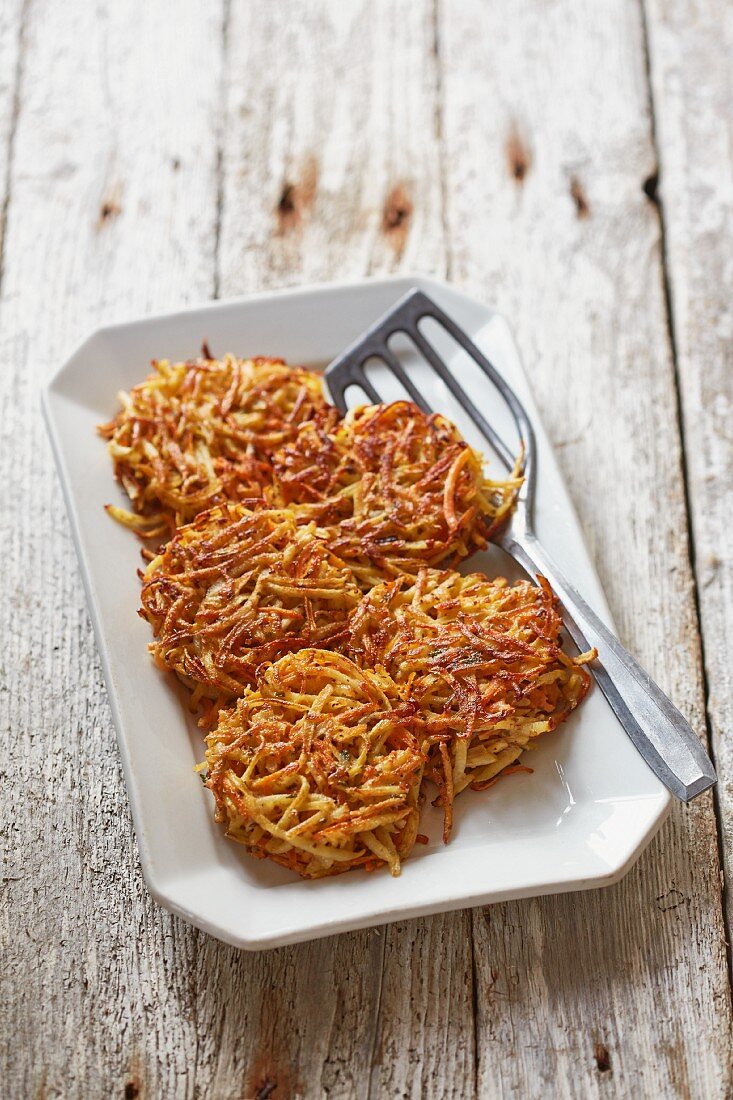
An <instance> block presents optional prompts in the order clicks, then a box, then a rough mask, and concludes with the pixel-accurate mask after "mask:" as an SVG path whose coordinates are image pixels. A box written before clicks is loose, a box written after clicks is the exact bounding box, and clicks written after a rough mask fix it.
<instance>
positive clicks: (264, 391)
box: [99, 355, 338, 539]
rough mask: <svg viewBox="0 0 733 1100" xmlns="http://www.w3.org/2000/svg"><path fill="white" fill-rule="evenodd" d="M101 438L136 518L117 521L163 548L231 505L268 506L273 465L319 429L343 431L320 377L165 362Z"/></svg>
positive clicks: (232, 361)
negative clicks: (284, 450) (184, 527)
mask: <svg viewBox="0 0 733 1100" xmlns="http://www.w3.org/2000/svg"><path fill="white" fill-rule="evenodd" d="M153 367H154V368H155V370H154V373H153V374H151V375H150V376H149V377H148V378H147V379H146V380H145V381H144V382H142V383H141V384H140V385H139V386H135V388H134V389H133V390H131V392H130V393H129V394H128V393H121V394H120V395H119V398H120V402H121V404H122V408H121V410H120V412H119V413H118V414H117V416H116V417H115V418H114V419H113V420H111V421H110V422H109V423H108V424H103V425H101V426H100V428H99V433H100V435H102V436H103V438H104V439H106V440H108V449H109V453H110V455H111V456H112V460H113V462H114V468H115V474H116V476H117V479H118V480H119V482H120V483H121V485H122V487H123V488H124V489H125V491H126V493H127V495H128V496H129V498H130V501H131V507H132V510H131V511H128V510H126V509H124V508H119V507H117V506H116V505H109V506H108V508H107V510H108V512H109V514H110V515H111V516H112V517H113V518H114V519H116V520H118V522H120V523H123V524H125V526H127V527H129V528H131V529H132V530H133V531H135V532H136V533H137V534H138V535H140V537H142V538H144V539H149V538H158V539H160V538H163V537H170V536H171V535H172V534H174V532H175V529H176V528H177V527H178V526H180V525H181V524H183V523H187V522H189V521H190V520H192V519H194V517H195V516H196V515H197V514H198V513H199V512H202V511H204V510H205V509H207V508H210V507H212V505H215V504H221V503H224V502H225V501H235V502H236V501H254V500H257V499H261V498H262V494H263V492H264V489H265V488H266V487H267V486H268V485H270V484H271V482H272V468H271V461H270V458H271V455H272V453H273V451H274V450H276V449H279V448H280V447H282V446H283V445H284V444H285V443H286V442H288V441H289V440H291V439H293V438H294V437H295V435H296V433H297V430H298V428H299V426H300V425H301V424H303V423H305V422H309V421H311V420H313V421H314V423H317V424H321V425H323V426H324V427H327V428H333V427H334V426H335V424H336V422H337V421H338V413H337V411H336V409H334V408H333V407H332V406H330V405H328V404H327V402H326V400H325V398H324V396H323V389H322V384H321V379H320V376H319V375H317V374H314V373H313V372H311V371H307V370H303V369H301V368H298V367H288V366H286V365H285V363H284V362H283V361H282V360H280V359H265V358H259V359H237V358H235V357H234V356H233V355H227V356H225V358H224V359H221V360H217V359H208V358H202V359H195V360H188V361H186V362H182V363H170V362H168V360H166V359H163V360H159V361H157V362H154V363H153Z"/></svg>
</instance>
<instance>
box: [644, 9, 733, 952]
mask: <svg viewBox="0 0 733 1100" xmlns="http://www.w3.org/2000/svg"><path fill="white" fill-rule="evenodd" d="M646 12H647V28H648V39H649V53H650V65H651V76H652V89H653V97H654V112H655V122H656V136H657V146H658V149H659V160H660V180H661V190H660V196H661V201H662V209H663V216H664V224H665V228H666V233H665V246H666V254H667V270H668V275H669V286H670V293H671V301H672V306H673V315H674V337H675V349H676V356H677V370H678V375H679V384H680V394H681V403H682V415H683V424H684V441H685V456H686V465H687V474H688V486H689V488H688V494H689V501H690V508H691V513H692V523H693V533H694V552H695V571H696V575H697V584H698V599H699V603H700V612H701V617H702V626H703V639H704V656H705V666H706V671H707V686H708V713H709V719H710V724H711V731H712V739H713V747H714V752H715V759H716V764H717V767H718V775H719V785H718V792H717V794H718V799H719V802H720V809H721V821H722V830H723V833H722V837H723V852H724V861H725V868H726V880H727V883H728V890H727V902H728V905H727V908H728V929H729V938H730V928H731V927H733V892H732V891H731V886H730V884H731V881H732V879H733V748H732V747H731V744H730V740H729V738H728V736H727V734H728V732H729V731H730V730H731V728H733V672H732V671H731V667H730V661H729V659H728V658H727V656H726V652H727V644H726V643H727V641H728V639H730V638H731V637H732V636H733V539H731V533H730V517H731V514H733V433H732V432H731V428H730V421H731V413H732V412H733V342H732V341H731V336H732V335H733V304H732V303H731V271H730V263H731V260H730V250H731V240H733V153H732V152H731V150H732V149H733V75H732V74H731V56H733V24H731V17H730V9H729V6H728V5H726V4H723V3H709V4H705V5H696V6H694V7H691V6H690V5H689V4H683V3H676V2H675V3H665V4H660V3H658V2H657V0H649V2H647V4H646Z"/></svg>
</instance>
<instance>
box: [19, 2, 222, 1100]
mask: <svg viewBox="0 0 733 1100" xmlns="http://www.w3.org/2000/svg"><path fill="white" fill-rule="evenodd" d="M220 19H221V16H220V13H217V10H216V6H215V5H209V6H208V7H202V6H201V5H197V4H195V3H183V4H181V5H179V7H178V15H177V24H178V25H177V31H176V35H175V38H172V36H171V27H170V9H169V8H168V7H167V6H166V5H163V4H147V3H140V4H125V5H118V4H113V3H110V4H104V3H101V4H97V5H89V4H68V5H58V4H54V3H43V2H34V3H32V4H30V5H29V7H28V11H27V27H26V36H25V55H24V65H23V85H22V96H21V102H20V112H19V116H18V124H17V130H16V134H15V144H14V157H13V162H12V172H11V201H10V205H9V218H8V226H7V233H6V241H5V272H4V282H3V288H2V289H3V294H2V302H1V303H0V332H1V334H2V335H1V336H0V357H1V359H2V370H1V371H0V393H1V396H0V422H1V423H2V425H3V433H4V437H3V445H2V447H0V468H1V471H2V472H1V475H0V476H1V478H2V484H3V486H4V489H3V492H2V495H1V496H0V509H1V510H2V530H3V537H4V540H5V541H4V556H3V557H4V562H3V569H2V576H1V578H0V585H1V586H2V599H1V600H0V606H2V609H3V619H4V622H3V628H2V638H3V647H2V648H3V652H2V658H1V660H2V682H3V689H4V690H3V703H4V705H3V706H2V709H1V710H0V722H1V723H2V727H3V735H2V743H3V748H4V749H5V746H10V751H9V752H6V753H5V755H4V771H5V773H6V777H5V781H6V783H7V787H6V790H7V791H12V792H14V794H13V797H12V798H10V797H6V798H5V799H3V807H2V811H0V815H1V816H2V826H3V836H4V839H5V844H6V848H7V852H8V858H9V862H10V866H9V868H8V870H7V872H6V880H5V882H4V884H3V907H2V908H3V914H4V917H3V921H4V927H3V933H4V935H3V950H2V957H3V967H2V978H1V979H0V980H2V982H3V991H2V996H1V997H0V1000H1V1001H2V1004H3V1026H2V1028H0V1043H1V1044H2V1053H1V1055H0V1064H1V1065H2V1079H3V1086H2V1088H3V1092H4V1093H5V1094H6V1095H8V1096H13V1097H31V1096H35V1095H44V1096H47V1097H60V1096H72V1095H76V1096H90V1097H91V1096H123V1095H128V1096H131V1097H132V1096H135V1095H142V1094H143V1093H144V1092H146V1091H147V1092H148V1094H149V1095H155V1096H162V1095H165V1096H178V1095H191V1094H192V1081H193V1078H194V1076H195V1069H196V1066H197V1060H196V1051H197V1050H198V1049H199V1042H200V1040H199V1035H198V1028H197V1018H196V1015H195V1004H194V1001H193V994H194V993H195V992H196V989H197V984H196V983H197V981H198V980H200V975H199V972H198V971H197V961H198V959H199V942H200V939H201V938H200V937H198V936H196V935H194V934H192V933H191V931H190V930H189V929H188V928H186V927H185V926H184V925H183V924H182V923H180V922H178V921H174V920H172V919H170V918H169V917H167V916H166V915H165V914H164V913H162V912H161V911H159V910H158V909H157V907H156V906H155V905H154V904H153V903H152V902H151V901H150V899H149V898H148V896H147V892H146V890H145V887H144V885H143V883H142V879H141V875H140V872H139V867H138V861H137V856H136V853H135V846H134V840H133V836H132V830H131V824H130V816H129V810H128V806H127V798H126V794H125V791H124V787H123V783H122V777H121V774H120V767H119V761H118V753H117V748H116V745H115V741H114V735H113V731H112V725H111V721H110V716H109V711H108V707H107V702H106V698H105V693H104V689H103V685H102V682H101V675H100V670H99V665H98V661H97V655H96V649H95V646H94V642H93V638H92V633H91V629H90V625H89V622H88V619H87V614H86V609H85V606H84V598H83V594H82V591H81V584H80V579H79V574H78V570H77V566H76V560H75V555H74V551H73V549H72V546H71V541H70V538H69V536H68V533H67V524H66V519H65V516H64V512H63V505H62V502H61V499H60V491H59V487H58V483H57V481H56V478H55V476H54V473H53V469H52V463H51V458H50V453H49V449H48V447H47V444H46V441H45V433H44V429H43V426H42V423H41V418H40V412H39V407H38V393H39V387H40V385H41V383H42V382H43V381H45V379H46V378H47V377H48V375H49V374H50V372H51V371H52V369H54V368H55V367H56V366H57V365H58V363H59V361H60V360H61V359H62V357H63V356H64V355H66V354H68V353H69V352H70V351H71V350H72V349H73V347H74V345H75V344H76V343H77V342H79V341H80V339H81V338H83V336H84V335H86V333H87V332H88V330H89V329H90V328H92V327H93V326H95V325H96V324H99V323H102V322H104V321H107V320H111V319H113V318H119V317H124V316H129V315H134V314H135V313H140V312H142V311H144V310H148V309H150V308H151V307H153V306H156V307H160V308H165V307H172V306H173V305H175V304H178V303H180V302H182V301H185V300H186V299H188V298H193V299H194V300H197V299H202V298H206V297H208V296H209V295H210V293H211V287H212V285H213V270H214V267H213V265H214V241H215V216H216V155H215V154H216V150H215V146H214V143H213V141H212V140H211V137H210V135H211V133H212V128H213V121H214V119H215V113H216V107H217V104H218V75H217V69H218V65H217V62H216V59H217V58H218V56H219V53H220ZM173 44H174V46H173ZM202 55H203V56H208V58H209V59H210V64H209V65H202V64H201V57H202ZM194 72H195V73H196V74H197V77H196V80H195V82H194V81H192V80H191V74H192V73H194ZM101 366H102V367H103V365H101ZM143 369H144V364H141V370H143ZM206 980H208V979H206Z"/></svg>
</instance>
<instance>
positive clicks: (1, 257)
mask: <svg viewBox="0 0 733 1100" xmlns="http://www.w3.org/2000/svg"><path fill="white" fill-rule="evenodd" d="M29 6H30V0H23V6H22V8H21V9H20V19H19V21H18V51H17V54H16V58H15V73H14V74H13V106H12V109H11V114H10V130H9V132H8V146H7V148H8V156H7V163H6V165H5V179H4V180H3V201H2V209H0V294H2V289H3V275H4V273H5V241H6V240H7V235H8V216H9V213H10V194H11V181H12V178H13V153H14V150H15V134H16V131H17V129H18V119H19V118H20V91H21V87H22V84H23V75H24V61H25V44H26V34H25V29H26V23H27V17H28V8H29Z"/></svg>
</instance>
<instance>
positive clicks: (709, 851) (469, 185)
mask: <svg viewBox="0 0 733 1100" xmlns="http://www.w3.org/2000/svg"><path fill="white" fill-rule="evenodd" d="M732 49H733V11H732V10H731V6H730V3H725V2H724V0H707V2H706V3H705V4H702V3H699V4H691V3H689V0H643V2H641V0H640V2H637V0H596V2H595V3H592V4H589V3H581V2H577V0H575V2H574V0H554V2H552V3H550V2H548V0H434V2H433V0H373V2H371V3H369V2H360V0H303V2H301V3H297V2H295V0H280V2H272V0H251V2H245V0H231V2H230V0H209V2H208V3H198V2H195V0H177V3H175V4H171V3H166V2H164V0H129V2H122V3H121V2H119V0H117V2H112V0H99V2H98V3H95V4H92V3H83V2H82V0H67V2H66V3H58V2H56V3H52V2H51V0H3V3H2V7H0V210H1V211H2V215H3V220H2V231H3V236H2V254H1V267H0V272H1V278H2V285H1V301H0V360H1V364H2V367H1V371H0V432H1V433H2V447H1V448H0V464H1V466H2V470H1V471H0V473H1V476H0V485H2V489H1V490H0V505H1V506H2V539H3V554H2V559H1V561H2V567H1V568H0V584H1V585H2V593H3V594H2V600H1V601H0V607H2V615H3V618H4V619H5V622H4V625H3V627H2V633H1V635H0V637H1V639H2V649H1V650H0V665H1V667H2V674H1V677H0V680H1V686H0V700H2V703H1V704H0V718H1V719H2V723H3V727H4V736H3V758H4V763H3V773H4V794H3V798H2V810H1V811H0V814H1V815H2V820H3V822H4V837H5V847H6V854H5V862H4V865H3V906H2V924H1V925H0V928H1V929H2V932H1V933H0V935H1V936H2V941H3V942H2V960H3V961H2V968H1V969H2V977H1V978H0V981H1V982H2V985H3V990H2V998H1V1001H2V1006H3V1007H2V1016H3V1018H2V1024H1V1026H0V1046H1V1049H2V1056H1V1057H0V1081H2V1085H1V1086H0V1091H2V1092H3V1093H4V1094H5V1095H7V1096H10V1097H13V1098H26V1097H35V1096H37V1097H46V1098H50V1097H62V1096H63V1097H85V1098H86V1097H114V1096H119V1097H126V1098H128V1100H131V1098H133V1097H190V1098H194V1097H215V1098H217V1100H218V1098H240V1097H247V1098H255V1097H256V1098H257V1100H266V1098H270V1100H282V1098H286V1097H292V1096H304V1097H320V1096H328V1097H332V1098H334V1097H339V1098H340V1097H359V1098H361V1097H365V1096H367V1095H372V1096H385V1097H398V1096H399V1097H415V1098H417V1097H448V1096H452V1097H460V1098H463V1097H472V1096H475V1095H476V1096H482V1097H494V1096H497V1097H498V1096H502V1097H505V1096H517V1097H554V1096H558V1097H583V1098H585V1097H594V1096H599V1097H601V1096H602V1097H609V1096H618V1097H641V1096H644V1097H654V1098H656V1097H668V1096H673V1097H677V1096H680V1097H687V1096H693V1097H704V1098H706V1100H707V1098H710V1097H716V1098H717V1097H729V1096H731V1094H732V1092H733V1071H732V1069H731V1067H732V1065H733V1056H732V1036H733V1029H732V1018H731V973H730V954H729V948H728V946H727V943H728V941H729V939H730V933H729V931H727V929H729V927H730V920H731V916H733V893H731V887H730V875H731V873H732V872H733V747H732V745H731V742H730V740H729V738H728V739H727V736H728V735H729V734H730V730H731V718H733V708H732V705H731V691H730V687H731V671H730V666H731V662H730V658H729V656H728V654H727V651H726V640H727V641H728V642H729V643H730V639H731V637H733V621H732V619H731V609H732V607H733V599H732V595H733V594H732V593H731V586H732V585H733V580H732V578H733V570H731V556H732V555H731V539H730V518H729V517H730V515H731V509H732V506H733V502H732V501H731V488H732V485H733V476H732V474H733V471H732V469H731V467H732V460H731V438H732V435H733V429H731V427H730V424H731V411H732V408H733V406H732V405H731V400H732V397H733V395H732V393H731V374H732V372H731V357H732V356H731V347H732V341H733V307H732V306H731V283H732V281H733V280H732V274H733V258H732V251H731V246H732V243H733V174H732V170H733V160H732V149H733V125H732V123H731V119H732V118H733V90H732V87H731V79H732V78H731V72H732V70H731V62H730V59H731V56H732V53H731V51H732ZM400 270H402V271H411V270H415V271H424V272H432V273H436V274H438V275H440V276H443V277H447V278H449V279H451V280H453V281H454V282H455V283H456V284H457V285H458V286H460V287H461V288H463V289H465V290H467V291H468V292H470V293H472V294H474V295H476V296H478V297H479V298H481V299H483V300H485V301H487V302H491V303H493V304H495V305H496V306H497V307H498V308H499V309H500V310H501V311H503V312H504V313H505V314H506V315H507V316H508V317H509V318H510V320H511V322H512V324H513V326H514V329H515V332H516V334H517V337H518V340H519V344H520V347H521V351H522V354H523V356H524V359H525V363H526V365H527V368H528V371H529V373H530V376H531V381H532V384H533V386H534V389H535V392H536V394H537V396H538V398H539V400H540V404H541V407H542V409H543V413H544V418H545V423H546V425H547V427H548V429H549V431H550V434H551V436H552V439H553V441H554V444H555V446H556V448H557V453H558V456H559V459H560V462H561V464H562V467H563V470H564V472H565V475H566V477H567V480H568V483H569V485H570V488H571V492H572V495H573V498H574V501H575V504H576V506H577V509H578V512H579V514H580V517H581V520H582V523H583V527H584V529H585V532H586V536H587V539H588V543H589V545H590V548H591V550H592V552H593V554H594V556H595V561H596V563H597V567H598V570H599V573H600V575H601V578H602V581H603V583H604V585H605V588H606V591H607V593H608V596H609V600H610V603H611V605H612V608H613V611H614V614H615V616H616V619H617V622H618V623H619V627H620V631H621V634H622V637H623V639H624V641H625V642H626V644H627V645H628V646H629V647H630V649H631V650H632V651H633V652H634V653H636V654H637V655H638V656H639V657H640V658H642V659H643V661H644V662H645V663H646V665H647V666H648V667H649V669H650V671H651V672H652V674H653V675H654V676H655V677H656V678H657V679H658V680H659V681H660V682H661V684H662V685H663V687H664V688H665V689H666V690H668V691H669V693H670V694H671V696H672V698H673V699H674V700H675V702H676V703H677V704H678V705H679V706H680V707H681V708H682V710H683V711H684V712H685V714H686V715H687V716H688V717H689V718H690V720H691V721H692V723H693V725H694V726H695V728H696V729H697V730H698V731H699V732H700V734H701V736H703V737H707V738H708V739H709V742H710V744H711V747H712V750H713V751H714V753H715V758H716V762H717V767H718V770H719V775H720V784H719V786H718V788H717V791H716V793H715V794H714V795H712V796H711V795H706V796H704V797H703V798H701V799H700V800H699V801H698V802H696V803H695V804H693V805H692V806H689V807H682V806H677V807H676V808H675V810H674V812H673V814H672V817H671V819H670V821H669V822H668V823H667V824H666V825H665V826H664V828H663V829H662V831H661V833H660V834H659V836H658V837H657V839H656V840H655V841H654V842H653V843H652V845H651V846H650V848H649V849H648V850H647V851H646V852H645V854H644V855H643V856H642V858H641V859H640V860H639V862H638V864H637V865H636V866H635V867H634V869H633V870H632V871H631V873H630V874H629V875H628V876H627V877H626V879H625V880H624V881H623V882H622V883H621V884H620V885H618V886H616V887H613V888H609V889H606V890H600V891H596V892H591V893H587V894H582V895H569V896H564V897H551V898H541V899H535V900H529V901H522V902H512V903H507V904H503V905H496V906H493V907H490V908H486V909H477V910H473V911H465V912H458V913H451V914H447V915H445V916H438V917H434V918H431V919H426V920H416V921H408V922H405V923H402V924H394V925H390V926H388V927H385V928H382V929H378V930H372V931H364V932H359V933H354V934H351V935H344V936H341V937H337V938H334V939H331V940H325V941H321V942H318V943H313V944H305V945H302V946H299V947H293V948H288V949H283V950H278V951H273V952H271V953H266V954H257V955H247V954H243V953H240V952H238V951H236V950H233V949H231V948H229V947H226V946H224V945H222V944H220V943H218V942H216V941H214V940H212V939H210V938H208V937H207V936H205V935H203V934H202V933H199V932H197V931H195V930H194V929H192V928H190V927H188V926H187V925H186V924H184V923H183V922H181V921H180V920H178V919H176V918H173V917H171V916H169V915H168V914H167V913H166V912H163V911H162V910H160V909H159V908H157V906H156V905H155V904H154V903H153V902H152V901H151V899H150V898H149V897H148V895H147V892H146V890H145V886H144V884H143V881H142V878H141V875H140V870H139V866H138V860H137V855H136V851H135V841H134V837H133V833H132V829H131V823H130V815H129V810H128V805H127V798H126V794H125V790H124V787H123V782H122V777H121V773H120V765H119V759H118V754H117V748H116V745H115V739H114V733H113V729H112V722H111V719H110V714H109V708H108V705H107V700H106V696H105V691H104V687H103V684H102V679H101V674H100V669H99V664H98V660H97V654H96V649H95V645H94V641H93V638H92V632H91V628H90V625H89V621H88V618H87V612H86V608H85V603H84V597H83V594H82V590H81V584H80V578H79V572H78V570H77V565H76V560H75V556H74V551H73V548H72V545H71V539H70V537H69V531H68V526H67V522H66V518H65V514H64V508H63V504H62V501H61V494H60V490H59V486H58V482H57V480H56V477H55V474H54V472H53V469H52V464H51V458H50V453H49V449H48V446H47V443H46V440H45V436H44V430H43V427H42V424H41V420H40V416H39V387H40V385H41V383H42V382H43V381H44V380H46V379H47V378H48V376H49V374H50V372H52V371H53V370H54V368H55V367H56V366H57V365H58V364H59V362H60V361H61V360H62V359H63V357H65V356H66V355H67V354H68V353H69V352H70V351H71V350H73V348H74V347H75V345H76V344H77V343H78V342H79V341H80V340H81V338H82V337H83V336H84V335H85V334H87V333H88V332H89V331H90V330H91V329H93V328H95V327H96V326H99V325H101V324H104V323H107V322H109V321H113V320H120V319H127V318H131V317H135V316H138V315H140V314H144V313H147V312H151V311H162V310H167V309H170V308H173V307H176V306H180V305H184V304H186V303H189V302H190V303H198V302H200V301H202V300H205V299H208V298H211V297H215V296H226V295H235V294H242V293H247V292H250V291H255V290H259V289H263V288H268V287H275V286H281V285H288V284H308V283H311V282H315V281H318V280H324V279H340V278H343V277H349V276H361V275H364V274H367V273H375V274H377V273H380V274H381V273H385V272H392V271H400ZM236 350H239V351H240V352H242V353H246V352H247V351H248V350H249V349H246V348H241V349H236ZM270 350H273V351H275V352H276V351H277V349H270ZM100 370H104V364H103V363H100ZM143 370H144V364H141V374H142V372H143ZM153 734H154V731H151V736H153ZM726 875H727V876H728V877H727V878H726ZM726 881H727V882H728V886H727V889H726Z"/></svg>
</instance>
